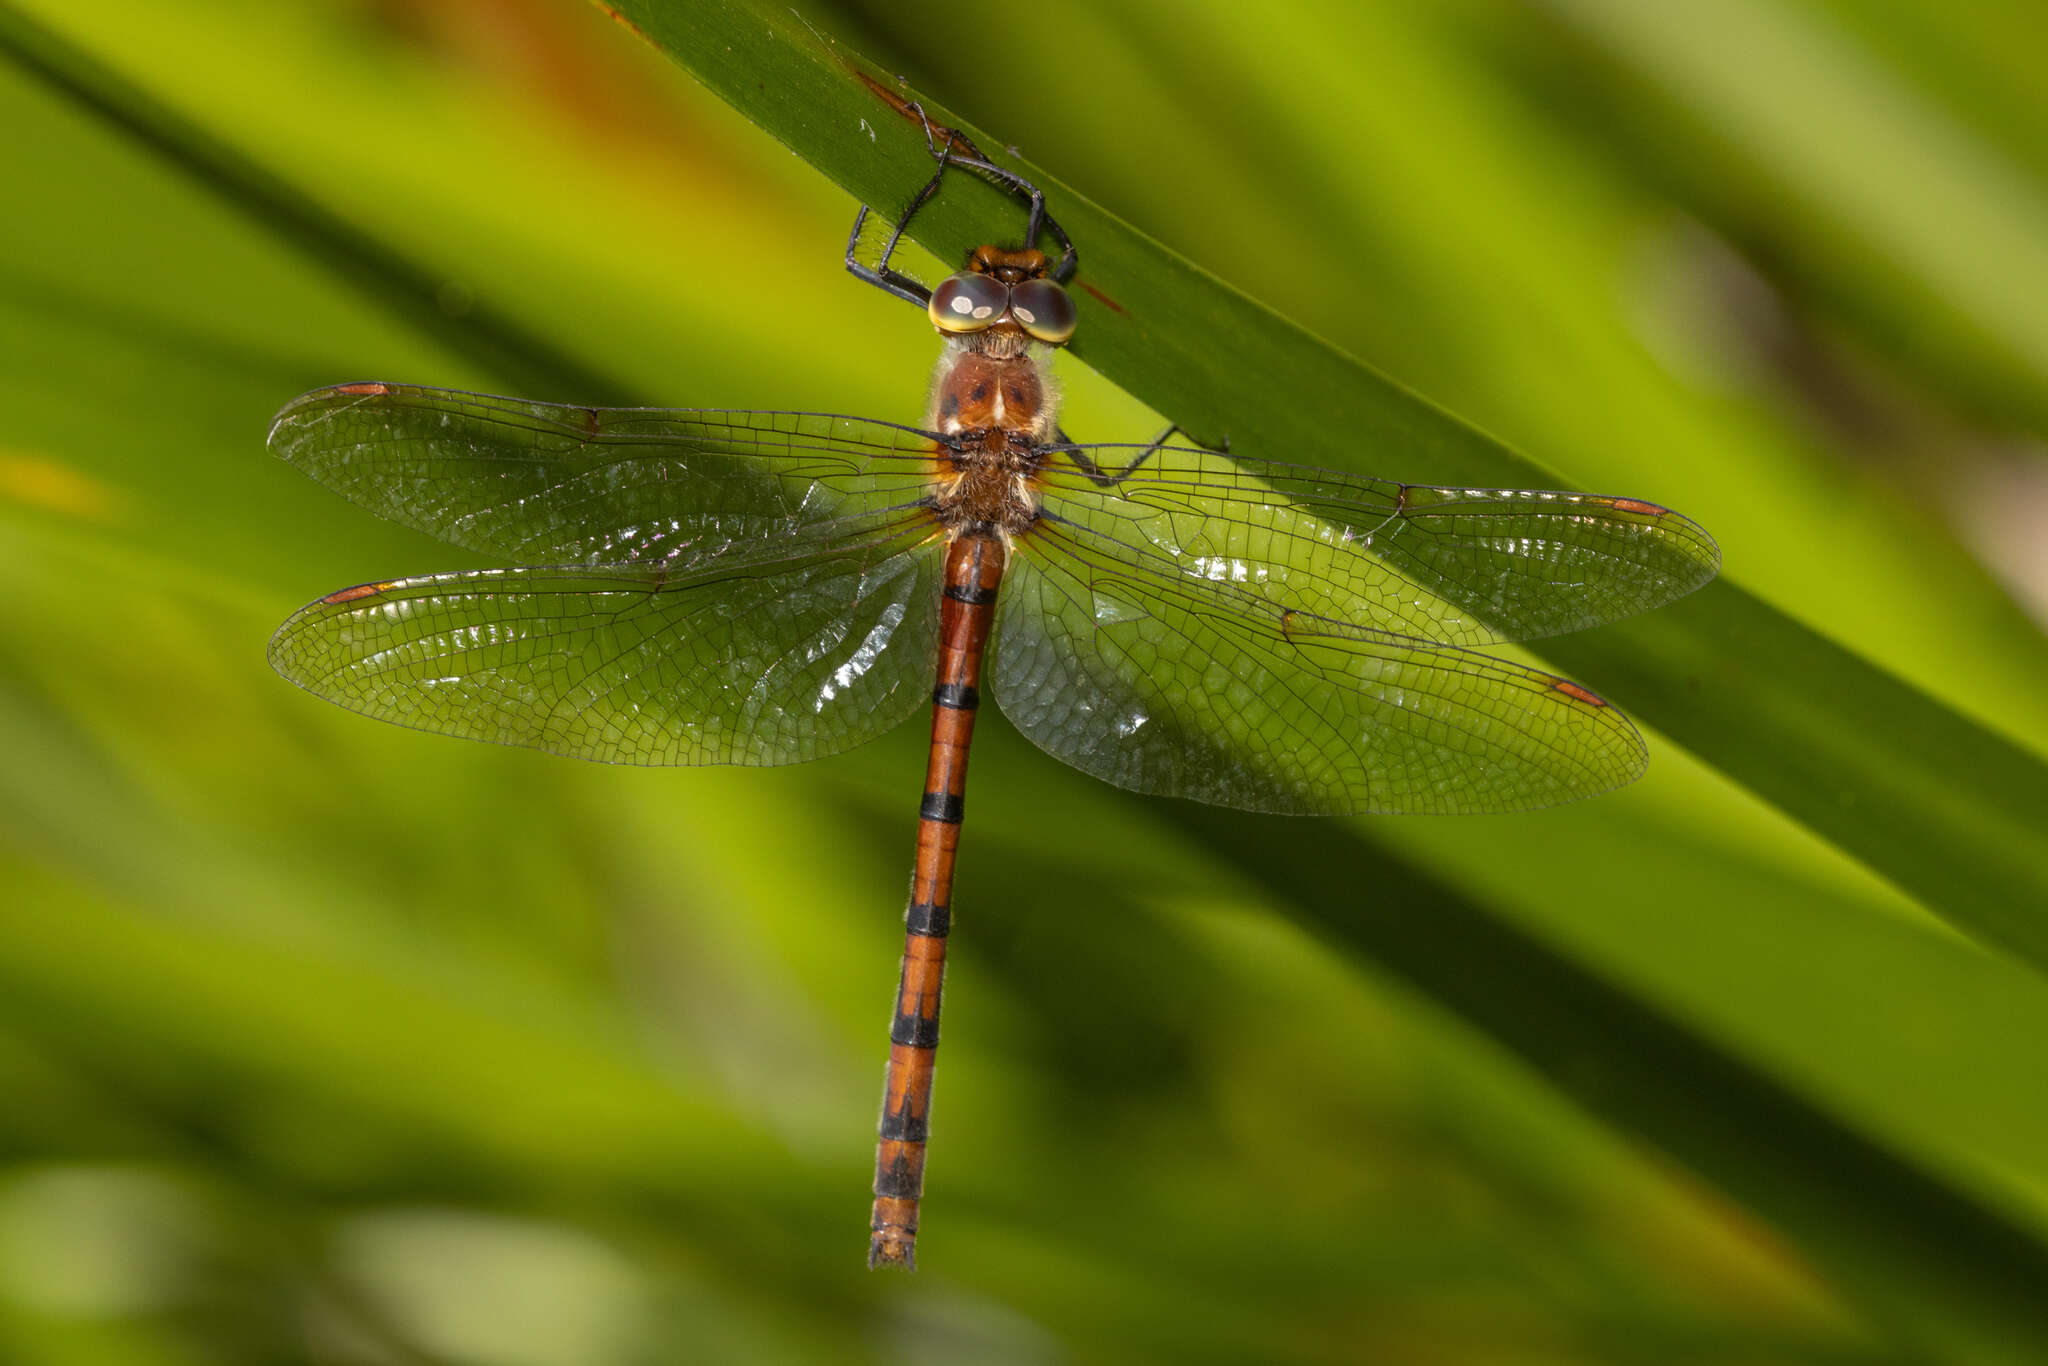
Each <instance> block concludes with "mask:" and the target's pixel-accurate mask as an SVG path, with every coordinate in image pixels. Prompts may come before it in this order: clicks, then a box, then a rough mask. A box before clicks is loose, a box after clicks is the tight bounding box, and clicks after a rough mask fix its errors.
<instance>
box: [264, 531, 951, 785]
mask: <svg viewBox="0 0 2048 1366" xmlns="http://www.w3.org/2000/svg"><path fill="white" fill-rule="evenodd" d="M818 540H819V542H820V543H814V544H811V545H809V546H807V547H798V548H789V547H784V548H781V549H780V551H779V552H778V553H776V554H774V555H769V554H765V553H756V554H754V555H752V556H751V557H749V556H747V555H743V554H732V553H727V554H704V555H697V556H694V557H692V556H684V557H680V558H679V559H678V560H677V561H676V562H673V563H671V564H669V565H666V566H658V567H657V566H632V565H602V566H593V565H570V566H566V567H559V568H539V569H497V570H479V571H475V572H471V573H461V574H436V575H430V576H427V577H424V578H412V579H400V580H397V581H395V582H391V583H375V584H365V585H363V586H361V587H359V588H351V589H345V590H343V591H342V592H339V593H333V594H330V595H328V596H327V597H324V598H321V599H319V600H318V601H316V602H313V603H310V604H308V605H307V606H306V607H304V608H302V609H301V610H300V611H299V612H298V613H296V614H295V615H294V616H292V617H291V619H290V620H288V621H286V622H285V624H284V625H283V626H281V627H280V628H278V632H277V634H276V635H275V636H274V637H273V638H272V640H271V642H270V660H271V663H272V664H273V665H274V666H275V667H276V668H277V671H278V672H279V673H281V674H283V675H284V676H285V677H286V678H289V679H291V680H292V681H293V682H294V683H297V684H299V685H300V686H302V687H304V688H306V689H307V690H309V691H311V692H313V693H315V694H317V695H319V696H321V697H324V698H326V699H327V700H329V701H331V702H336V703H339V704H340V705H342V706H344V707H348V708H350V709H351V710H353V711H359V712H362V713H364V714H365V715H368V716H374V717H377V718H379V719H380V720H385V721H393V722H396V723H398V724H399V725H403V726H411V727H414V728H416V729H419V730H428V731H436V732H439V733H441V734H444V735H457V736H462V737H465V738H467V739H473V740H488V741H492V742H495V743H498V744H507V745H525V746H529V747H532V748H535V749H543V750H548V751H550V752H552V753H555V754H566V755H569V756H571V757H574V758H578V759H594V760H598V761H601V762H605V763H621V764H783V763H795V762H798V761H801V760H806V759H815V758H819V757H822V756H824V755H827V754H836V753H838V752H840V751H841V750H846V749H851V748H852V747H853V746H855V745H858V744H861V743H863V742H864V741H867V740H871V739H873V738H875V737H876V736H878V735H880V734H882V733H883V732H884V731H886V730H888V729H890V728H891V727H892V726H894V725H896V724H897V723H898V722H900V721H902V720H903V719H904V718H905V717H907V716H909V715H910V714H911V713H912V712H914V711H917V710H918V709H919V708H920V707H921V706H923V705H924V703H925V702H926V701H927V699H928V698H929V697H930V695H931V686H932V678H933V677H934V668H935V661H936V659H937V652H938V603H939V589H940V586H941V579H942V577H943V570H942V557H941V556H940V555H939V554H938V550H939V544H940V543H939V542H937V541H936V540H934V539H933V530H932V528H931V526H930V524H929V523H925V522H917V521H905V520H904V519H901V518H899V519H896V524H895V525H893V526H872V527H869V528H867V529H866V531H865V534H860V535H855V536H840V537H831V538H822V537H821V538H818Z"/></svg>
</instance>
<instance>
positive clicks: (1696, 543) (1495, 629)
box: [1040, 446, 1721, 645]
mask: <svg viewBox="0 0 2048 1366" xmlns="http://www.w3.org/2000/svg"><path fill="white" fill-rule="evenodd" d="M1144 449H1145V448H1144V447H1136V446H1125V447H1108V446H1089V447H1080V448H1077V449H1076V450H1074V451H1071V452H1060V453H1056V455H1055V457H1054V460H1053V463H1052V468H1050V469H1049V470H1048V471H1047V473H1046V474H1045V475H1044V476H1043V477H1042V478H1041V480H1040V484H1041V487H1042V488H1043V490H1044V495H1045V506H1046V507H1047V508H1048V509H1050V510H1052V511H1055V512H1057V513H1058V514H1060V515H1061V516H1064V517H1066V518H1068V519H1069V520H1071V521H1076V522H1080V523H1083V524H1085V525H1088V526H1092V527H1095V528H1097V529H1099V530H1103V531H1105V532H1110V533H1111V534H1117V535H1119V536H1121V537H1122V538H1123V539H1134V538H1135V539H1137V540H1139V541H1140V542H1141V543H1143V544H1145V545H1147V546H1148V547H1149V548H1151V549H1152V550H1154V551H1156V552H1158V553H1159V554H1161V555H1163V556H1165V557H1166V558H1168V559H1170V560H1172V561H1174V562H1176V563H1177V564H1178V565H1179V566H1180V567H1181V572H1183V573H1185V574H1187V575H1189V576H1190V577H1194V578H1202V579H1211V580H1220V581H1225V582H1232V583H1239V584H1243V585H1245V586H1247V587H1248V588H1249V589H1250V590H1251V591H1253V592H1255V593H1260V594H1268V595H1274V596H1278V597H1279V598H1280V599H1281V600H1283V601H1285V602H1287V603H1288V604H1289V605H1291V606H1294V607H1296V608H1298V609H1301V610H1305V611H1310V612H1314V613H1316V614H1318V615H1321V616H1327V617H1331V618H1333V619H1335V620H1339V621H1349V622H1355V623H1357V624H1360V625H1365V626H1378V627H1382V628H1384V629H1387V630H1391V631H1398V632H1401V633H1404V634H1407V635H1414V636H1420V637H1423V638H1426V639H1429V640H1436V641H1442V642H1444V643H1447V644H1452V645H1487V644H1493V643H1497V642H1500V641H1505V640H1534V639H1538V638H1541V637H1543V636H1553V635H1561V634H1563V633H1565V632H1567V631H1579V630H1584V629H1586V628H1588V627H1592V626H1598V625H1601V624H1603V623H1605V622H1610V621H1616V620H1619V619H1620V618H1623V617H1627V616H1633V615H1634V614H1635V613H1637V612H1646V611H1649V610H1650V609H1652V608H1655V607H1659V606H1662V605H1663V604H1664V603H1667V602H1670V601H1671V600H1672V599H1674V598H1678V597H1682V596H1684V595H1685V594H1687V593H1690V592H1692V591H1693V590H1694V589H1695V588H1698V587H1699V586H1700V585H1701V584H1704V583H1705V582H1707V581H1708V580H1709V579H1711V578H1713V576H1714V574H1715V573H1716V572H1717V571H1718V570H1719V568H1720V563H1721V556H1720V550H1719V548H1718V547H1717V546H1716V545H1715V544H1714V541H1713V538H1712V537H1711V536H1709V535H1707V533H1706V532H1705V531H1703V530H1702V529H1701V528H1700V527H1699V526H1698V524H1696V523H1694V522H1693V521H1691V520H1689V519H1688V518H1685V517H1683V516H1680V515H1679V514H1678V513H1675V512H1672V511H1670V510H1669V509H1668V508H1663V507H1659V506H1657V505H1656V504H1654V503H1645V502H1641V501H1639V500H1637V499H1632V498H1615V497H1609V496H1605V495H1601V494H1590V493H1546V492H1539V491H1533V490H1523V489H1468V488H1432V487H1429V486H1427V485H1422V484H1400V483H1395V482H1393V481H1392V480H1384V479H1367V478H1362V477H1358V476H1353V475H1347V474H1340V473H1338V472H1336V471H1334V470H1320V469H1315V468H1312V467H1310V466H1305V465H1285V464H1279V463H1275V462H1272V461H1261V460H1250V459H1242V458H1233V457H1230V456H1225V455H1222V454H1220V453H1218V452H1215V451H1206V450H1201V449H1199V448H1191V447H1174V446H1169V447H1163V448H1160V449H1159V450H1157V451H1155V452H1153V453H1152V454H1151V455H1150V456H1149V457H1147V458H1146V459H1145V460H1144V461H1143V463H1142V464H1140V465H1138V466H1137V468H1136V469H1133V470H1131V471H1130V472H1129V473H1128V474H1126V475H1124V476H1123V477H1121V478H1118V477H1117V471H1118V470H1119V469H1120V468H1122V467H1124V466H1128V465H1130V463H1131V462H1132V461H1133V460H1134V459H1136V458H1137V456H1138V455H1139V453H1140V452H1141V451H1143V450H1144ZM1091 472H1092V473H1091Z"/></svg>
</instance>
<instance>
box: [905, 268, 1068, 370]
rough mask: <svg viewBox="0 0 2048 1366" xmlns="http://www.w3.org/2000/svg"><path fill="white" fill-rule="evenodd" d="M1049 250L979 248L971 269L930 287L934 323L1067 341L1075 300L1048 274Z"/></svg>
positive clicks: (1050, 342)
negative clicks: (1047, 256)
mask: <svg viewBox="0 0 2048 1366" xmlns="http://www.w3.org/2000/svg"><path fill="white" fill-rule="evenodd" d="M1049 269H1050V263H1049V262H1048V261H1047V260H1046V259H1045V253H1044V252H1042V251H1038V250H1035V249H1033V248H1029V247H1026V248H1024V249H1022V250H1020V251H1005V250H1003V249H1002V248H1001V247H976V248H975V249H974V253H973V254H972V255H971V256H969V257H968V258H967V269H965V270H963V271H961V272H960V273H959V274H957V275H949V276H947V277H946V278H945V279H944V280H942V281H940V282H939V287H938V288H937V289H935V290H933V291H932V298H931V304H930V306H929V311H930V314H931V320H932V326H934V327H936V328H938V329H939V331H941V332H944V333H946V334H947V335H949V336H961V335H965V334H968V333H974V332H990V331H997V330H999V329H1003V330H1008V331H1010V332H1013V333H1021V334H1023V335H1024V336H1027V337H1029V338H1031V340H1033V341H1038V342H1043V343H1045V344H1046V345H1047V346H1064V345H1065V344H1066V343H1067V341H1068V339H1069V338H1071V337H1072V336H1073V335H1074V327H1075V325H1076V323H1077V322H1078V321H1079V319H1078V317H1077V316H1076V314H1075V312H1074V301H1073V300H1072V299H1071V298H1069V297H1068V296H1067V291H1066V290H1065V289H1064V288H1062V287H1061V285H1060V284H1059V282H1058V281H1056V280H1053V279H1051V278H1050V277H1049V276H1048V273H1047V272H1048V271H1049Z"/></svg>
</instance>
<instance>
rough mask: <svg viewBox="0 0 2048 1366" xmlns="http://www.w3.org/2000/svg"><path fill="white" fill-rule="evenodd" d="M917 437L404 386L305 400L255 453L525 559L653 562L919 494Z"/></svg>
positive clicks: (879, 429) (816, 421)
mask: <svg viewBox="0 0 2048 1366" xmlns="http://www.w3.org/2000/svg"><path fill="white" fill-rule="evenodd" d="M932 440H933V438H932V437H931V436H930V435H928V434H927V433H924V432H920V431H917V430H916V429H914V428H909V427H897V426H894V425H892V424H890V423H886V422H874V421H869V420H867V419H864V418H848V417H834V416H830V415H828V414H823V413H771V412H728V411H719V410H712V409H688V408H579V407H572V406H568V405H564V404H557V403H534V402H530V401H528V400H525V399H513V398H493V397H490V396H488V395H484V394H465V393H458V392H456V391H454V390H448V389H425V388H420V387H418V386H416V385H405V384H343V385H337V386H335V387H333V388H328V389H316V390H314V391H313V392H312V393H310V394H305V395H302V396H301V397H299V398H296V399H293V400H292V401H291V402H290V403H289V404H287V405H285V407H284V409H283V411H281V412H280V413H278V415H277V416H276V418H275V419H273V420H272V423H271V428H270V447H271V449H272V450H273V451H275V452H276V453H277V454H278V455H279V456H281V457H282V458H283V459H285V460H288V461H290V462H291V463H292V464H294V465H296V466H298V467H299V468H300V469H301V470H303V471H305V472H306V473H307V474H308V475H311V476H312V477H313V478H314V479H317V480H318V481H320V482H321V483H322V484H325V485H326V486H327V487H329V488H331V489H333V490H335V491H336V492H338V493H340V494H342V495H343V496H344V497H347V498H348V499H350V500H351V501H353V502H355V503H358V504H360V505H362V506H363V507H366V508H368V509H369V510H370V511H372V512H374V513H376V514H377V515H378V516H380V517H384V518H386V519H388V520H390V521H394V522H399V523H402V524H403V525H406V526H410V527H415V528H417V529H419V530H421V531H425V532H428V533H431V534H432V535H435V536H438V537H440V538H441V539H443V540H446V541H452V542H454V543H455V544H457V545H462V546H468V547H470V548H472V549H475V550H481V551H484V552H486V553H489V554H494V555H502V556H504V557H506V558H508V559H514V560H520V561H523V562H525V563H528V564H576V563H581V564H612V565H622V564H658V563H660V562H662V561H663V560H665V559H667V558H669V557H670V556H672V555H674V554H676V553H677V552H678V551H679V550H682V549H683V548H686V547H698V546H703V545H707V544H719V543H731V542H740V541H745V540H749V539H758V538H763V537H775V536H785V535H788V534H789V533H790V532H792V531H793V530H795V529H797V528H800V527H804V526H808V525H812V524H815V523H818V522H824V521H831V520H834V519H837V518H843V517H848V516H855V515H859V514H861V513H879V512H882V511H885V510H887V509H889V508H895V507H902V506H905V505H907V504H909V503H911V502H914V501H915V500H916V499H917V498H919V497H920V496H922V495H923V493H924V492H925V491H926V489H927V487H928V486H929V483H930V480H931V478H932V471H933V464H932V455H931V451H932Z"/></svg>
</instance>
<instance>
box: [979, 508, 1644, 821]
mask: <svg viewBox="0 0 2048 1366" xmlns="http://www.w3.org/2000/svg"><path fill="white" fill-rule="evenodd" d="M1018 550H1019V553H1018V554H1017V556H1016V557H1015V559H1014V561H1013V565H1012V568H1011V571H1010V574H1009V577H1008V579H1007V581H1006V582H1005V585H1004V588H1003V591H1002V596H1001V597H1000V598H999V599H998V603H997V608H996V612H997V627H996V637H995V642H994V647H993V648H994V658H993V661H992V665H991V682H992V684H993V688H994V692H995V696H996V700H997V701H998V702H999V703H1000V704H1001V706H1002V708H1003V712H1004V714H1005V715H1007V716H1008V717H1009V718H1010V719H1011V721H1012V722H1014V723H1015V724H1016V726H1017V728H1018V729H1019V730H1021V731H1022V732H1023V733H1024V734H1025V735H1026V736H1027V737H1029V738H1030V739H1031V740H1032V741H1033V742H1034V743H1036V744H1037V745H1038V746H1039V747H1040V748H1042V749H1044V750H1046V751H1047V752H1048V753H1050V754H1052V755H1054V756H1055V757H1057V758H1060V759H1063V760H1065V761H1066V762H1067V763H1070V764H1072V765H1074V766H1075V767H1076V768H1079V769H1081V770H1082V771H1084V772H1087V773H1090V774H1093V775H1094V776H1096V777H1098V778H1102V779H1104V780H1106V781H1108V782H1111V783H1115V784H1116V785H1118V786H1119V787H1126V788H1131V789H1134V790H1136V791H1140V792H1151V793H1159V794H1163V795H1171V796H1179V797H1192V798H1195V799H1197V800H1200V801H1207V802H1214V803H1218V804H1220V805H1224V806H1234V807H1240V808H1244V809H1247V810H1254V811H1272V812H1283V813H1290V814H1337V813H1347V812H1368V811H1372V812H1459V811H1515V810H1526V809H1531V808H1535V807H1542V806H1550V805H1554V804H1557V803H1560V802H1566V801H1572V800H1575V799H1577V798H1580V797H1585V796H1590V795H1592V794H1594V793H1597V792H1604V791H1607V790H1608V789H1610V788H1614V787H1619V786H1621V785H1622V784H1624V783H1627V782H1629V781H1631V780H1633V779H1634V778H1635V777H1637V776H1638V775H1639V774H1640V773H1641V772H1642V769H1643V765H1644V762H1645V758H1646V755H1645V751H1644V748H1643V742H1642V739H1641V737H1640V736H1639V735H1637V734H1636V731H1635V728H1634V727H1633V726H1631V725H1630V724H1629V723H1628V721H1627V720H1626V719H1625V718H1623V717H1622V716H1621V715H1620V714H1619V713H1618V712H1616V711H1614V710H1613V709H1612V708H1610V707H1608V706H1606V705H1605V704H1604V703H1602V702H1601V701H1600V699H1598V698H1597V697H1595V696H1594V695H1593V694H1591V693H1589V692H1587V691H1586V690H1585V689H1583V688H1580V687H1578V686H1577V685H1575V684H1571V683H1567V682H1565V681H1564V680H1563V679H1559V678H1556V677H1553V676H1552V675H1550V674H1546V673H1543V672H1541V671H1539V670H1536V669H1530V668H1526V667H1524V666H1522V665H1519V664H1514V663H1510V662H1508V661H1505V660H1498V659H1493V658H1490V657H1488V656H1486V655H1483V654H1477V653H1474V652H1472V651H1470V650H1464V649H1459V648H1455V647H1452V646H1448V645H1444V644H1441V643H1438V642H1436V641H1432V640H1428V639H1421V638H1415V637H1409V636H1402V635H1397V634H1395V633H1392V632H1388V631H1382V630H1376V629H1372V628H1369V627H1361V626H1359V625H1356V624H1355V623H1352V622H1349V621H1341V620H1334V619H1331V618H1327V617H1322V616H1318V615H1315V614H1312V613H1308V612H1304V611H1299V610H1292V609H1290V608H1288V607H1286V606H1283V605H1282V604H1281V603H1280V602H1277V601H1275V600H1272V599H1269V598H1266V597H1262V596H1259V595H1257V594H1254V593H1252V592H1250V591H1248V590H1246V589H1243V588H1240V587H1238V586H1236V585H1234V584H1229V583H1218V582H1204V581H1197V580H1196V579H1194V578H1191V577H1190V576H1189V575H1188V574H1187V573H1186V570H1185V566H1184V565H1183V564H1181V563H1178V562H1176V561H1174V560H1173V559H1172V558H1171V557H1168V556H1166V555H1163V554H1153V553H1149V552H1144V551H1140V550H1135V549H1133V548H1131V547H1129V546H1126V545H1124V544H1121V543H1118V542H1115V541H1111V540H1108V539H1106V538H1104V537H1103V536H1101V535H1099V534H1098V533H1095V532H1093V531H1091V530H1089V529H1088V528H1086V527H1082V526H1076V525H1072V524H1065V523H1059V522H1043V523H1041V524H1040V525H1038V526H1036V527H1034V528H1033V529H1032V530H1031V531H1030V532H1029V533H1028V534H1027V535H1026V536H1024V537H1023V538H1021V539H1020V541H1019V542H1018Z"/></svg>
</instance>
